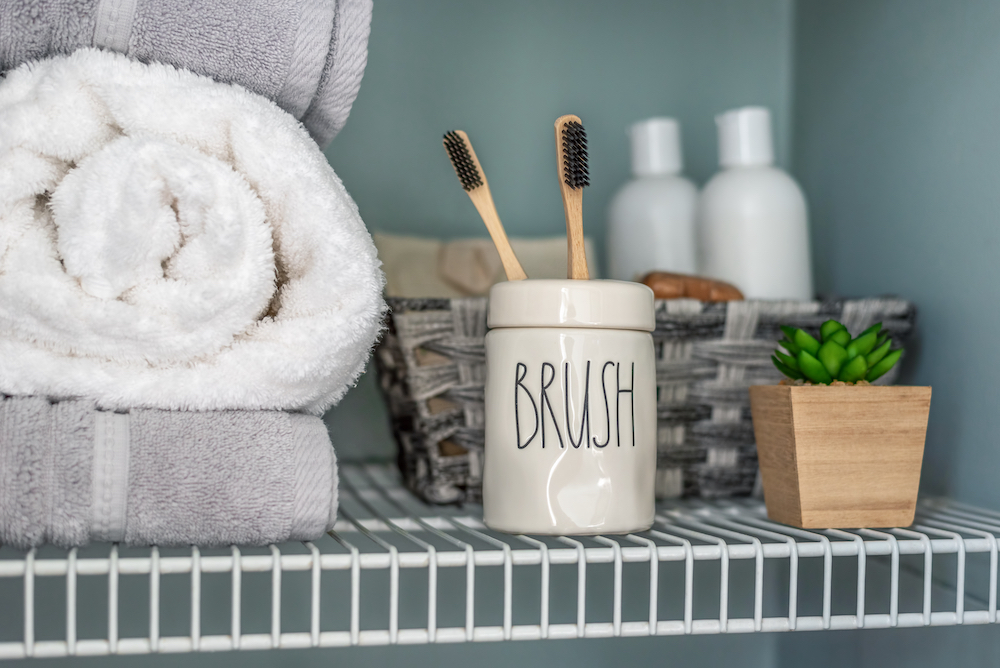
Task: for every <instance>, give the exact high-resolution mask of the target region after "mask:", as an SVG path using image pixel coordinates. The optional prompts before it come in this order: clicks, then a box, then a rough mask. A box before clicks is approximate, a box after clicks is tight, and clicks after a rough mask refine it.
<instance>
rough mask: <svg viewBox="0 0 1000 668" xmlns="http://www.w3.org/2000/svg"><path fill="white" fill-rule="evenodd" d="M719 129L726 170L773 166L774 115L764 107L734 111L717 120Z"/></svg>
mask: <svg viewBox="0 0 1000 668" xmlns="http://www.w3.org/2000/svg"><path fill="white" fill-rule="evenodd" d="M715 124H716V125H717V126H718V128H719V164H720V165H721V166H723V167H749V166H753V165H770V164H772V163H773V162H774V147H773V145H772V143H771V113H770V112H769V111H768V110H767V109H765V108H764V107H742V108H740V109H732V110H730V111H727V112H725V113H723V114H719V115H718V116H716V117H715Z"/></svg>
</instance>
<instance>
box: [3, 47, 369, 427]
mask: <svg viewBox="0 0 1000 668" xmlns="http://www.w3.org/2000/svg"><path fill="white" fill-rule="evenodd" d="M383 281H384V279H383V275H382V272H381V269H380V264H379V261H378V259H377V257H376V252H375V247H374V245H373V244H372V240H371V236H370V235H369V234H368V231H367V229H366V228H365V226H364V223H363V222H362V221H361V218H360V216H359V214H358V210H357V207H356V206H355V204H354V202H353V201H352V200H351V198H350V196H349V195H348V194H347V192H346V191H345V190H344V187H343V185H342V184H341V182H340V180H339V179H338V178H337V175H336V174H335V173H334V172H333V169H332V168H331V167H330V165H329V164H328V163H327V161H326V159H325V157H324V156H323V154H322V153H321V152H320V150H319V149H318V148H317V146H316V144H315V143H314V142H313V141H312V140H311V139H310V137H309V135H308V134H307V133H306V131H305V130H304V129H303V128H302V126H301V125H299V124H298V123H297V122H296V121H295V119H294V118H292V117H291V116H290V115H288V114H287V113H285V112H283V111H282V110H281V109H279V108H278V107H277V106H276V105H275V104H274V103H272V102H270V101H268V100H266V99H264V98H262V97H259V96H257V95H254V94H252V93H249V92H247V91H246V90H244V89H242V88H240V87H238V86H234V85H227V84H220V83H216V82H214V81H212V80H211V79H208V78H206V77H201V76H198V75H195V74H192V73H190V72H186V71H182V70H176V69H174V68H172V67H169V66H166V65H160V64H149V65H147V64H141V63H138V62H134V61H130V60H129V59H127V58H126V57H124V56H121V55H118V54H113V53H108V52H102V51H96V50H89V49H88V50H83V51H77V52H76V53H74V54H72V55H70V56H65V57H56V58H52V59H49V60H44V61H39V62H36V63H30V64H28V65H25V66H22V67H20V68H18V69H16V70H14V71H12V72H10V73H9V74H8V75H7V76H6V78H5V79H4V80H3V81H2V83H0V392H2V393H7V394H38V395H49V396H87V397H93V398H95V399H96V400H97V402H98V405H99V406H101V407H102V408H111V409H119V408H122V409H124V408H131V407H149V408H168V409H197V410H209V409H228V408H252V409H295V410H307V411H310V412H314V413H319V412H321V411H323V410H325V409H326V408H327V407H329V406H330V405H332V404H333V403H334V402H336V401H337V400H338V399H339V398H340V397H341V396H342V395H343V394H344V392H345V391H346V390H347V388H348V387H349V386H350V384H352V383H353V382H354V380H355V379H356V378H357V376H358V375H359V374H360V372H361V370H362V369H363V367H364V364H365V362H366V361H367V359H368V356H369V353H370V350H371V346H372V344H373V343H374V341H375V339H376V337H377V335H378V332H379V330H380V327H381V321H382V316H383V312H384V308H385V307H384V303H383V300H382V297H381V291H382V285H383Z"/></svg>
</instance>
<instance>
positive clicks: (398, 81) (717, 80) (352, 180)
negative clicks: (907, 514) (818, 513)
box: [205, 0, 792, 668]
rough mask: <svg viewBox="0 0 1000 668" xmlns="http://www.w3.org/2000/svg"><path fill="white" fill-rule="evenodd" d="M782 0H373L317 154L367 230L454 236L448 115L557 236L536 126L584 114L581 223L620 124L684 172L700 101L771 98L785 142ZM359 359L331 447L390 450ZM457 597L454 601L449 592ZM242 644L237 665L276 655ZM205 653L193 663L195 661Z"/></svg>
mask: <svg viewBox="0 0 1000 668" xmlns="http://www.w3.org/2000/svg"><path fill="white" fill-rule="evenodd" d="M791 9H792V2H791V0H699V1H698V2H693V1H690V0H617V1H616V2H607V1H602V0H579V1H576V2H567V1H565V0H557V1H553V0H505V1H502V2H498V1H492V2H487V1H484V0H417V1H415V0H376V2H375V13H374V18H373V22H372V35H371V41H370V45H369V46H370V50H369V60H368V68H367V70H366V73H365V79H364V82H363V84H362V86H361V92H360V94H359V96H358V100H357V102H356V104H355V106H354V109H353V111H352V113H351V117H350V119H349V120H348V123H347V126H346V127H345V128H344V130H343V131H342V133H341V134H340V136H338V137H337V139H336V140H334V142H333V143H332V145H331V146H330V148H329V149H328V150H327V156H328V157H329V159H330V162H331V164H333V166H334V168H335V169H336V170H337V173H338V174H339V175H340V176H341V178H342V179H343V181H344V184H345V185H346V186H347V189H348V190H349V191H350V193H351V194H352V196H353V197H354V198H355V200H356V201H357V203H358V206H359V208H360V210H361V214H362V216H363V218H364V219H365V222H366V223H367V224H368V226H369V228H370V229H371V230H373V231H386V232H402V233H407V234H416V235H426V236H440V237H447V238H453V237H463V236H485V230H484V229H483V226H482V223H481V222H480V220H479V218H478V216H477V214H476V212H475V209H474V208H473V207H472V204H471V202H469V199H468V197H466V195H465V194H464V192H463V191H462V190H461V188H460V187H459V186H458V183H457V180H456V178H455V174H454V172H453V171H452V169H451V166H450V165H449V163H448V161H447V159H446V157H445V154H444V150H443V149H442V147H441V135H442V134H443V133H444V132H445V131H446V130H449V129H453V128H459V129H464V130H466V131H467V132H468V133H469V135H470V137H471V139H472V141H473V145H474V146H475V148H476V152H477V153H478V155H479V158H480V160H481V161H482V163H483V168H484V170H485V171H486V174H487V177H488V179H489V181H490V187H491V189H492V191H493V196H494V198H495V200H496V203H497V208H498V210H499V212H500V216H501V218H502V219H503V221H504V224H505V225H506V227H507V230H508V231H509V232H510V233H511V234H515V235H523V236H545V235H556V234H564V233H565V223H564V220H563V214H562V204H561V200H560V196H559V190H558V182H557V179H556V173H555V172H556V166H555V153H554V138H553V130H552V124H553V121H555V119H556V118H557V117H558V116H560V115H562V114H565V113H576V114H578V115H579V116H580V117H581V118H582V119H583V121H584V124H585V126H586V128H587V132H588V136H589V144H590V165H591V176H592V179H591V181H592V186H591V187H590V188H589V189H588V190H587V192H586V194H585V196H584V225H585V227H586V230H587V234H588V235H590V236H592V237H594V238H595V239H596V240H597V241H598V245H599V246H600V245H601V242H602V241H603V238H604V211H605V209H606V207H607V204H608V201H609V200H610V198H611V196H612V195H613V193H614V191H615V190H616V189H617V188H618V187H619V186H620V185H621V184H622V183H623V182H624V181H625V180H626V179H628V178H629V164H628V160H629V158H628V145H627V137H626V135H625V129H626V127H627V126H628V125H629V124H630V123H632V122H633V121H636V120H639V119H641V118H645V117H648V116H654V115H673V116H676V117H677V118H678V119H679V120H680V122H681V128H682V133H683V141H684V151H685V157H686V163H687V172H688V174H689V175H690V176H691V177H692V178H693V179H694V180H695V181H696V182H698V183H702V182H704V181H705V180H707V179H708V178H709V177H710V176H711V174H712V173H713V172H714V171H715V169H716V165H717V153H716V140H715V125H714V120H713V117H714V115H715V114H716V113H718V112H720V111H724V110H726V109H728V108H731V107H734V106H740V105H745V104H763V105H767V106H769V107H771V108H772V110H773V112H774V115H775V131H776V133H775V134H776V143H777V147H778V152H779V153H778V154H779V156H780V159H781V160H782V161H783V160H784V159H785V157H786V156H787V155H788V151H789V148H790V142H789V130H790V121H789V105H790V101H791V90H790V86H791V27H792V12H791ZM385 419H386V417H385V411H384V408H383V407H382V406H381V404H380V400H379V397H378V395H377V390H376V385H375V378H374V374H373V373H371V372H370V373H369V374H368V375H366V376H365V377H364V378H363V379H362V381H361V383H360V384H359V387H358V388H356V389H355V390H353V391H352V392H351V393H350V394H349V395H348V396H347V397H346V398H345V400H344V401H343V403H341V405H340V406H338V407H337V408H336V409H334V410H333V411H332V412H331V413H330V414H329V415H328V417H327V421H328V423H329V424H330V427H331V434H332V435H333V439H334V444H335V445H336V446H337V448H338V452H339V453H340V455H341V457H342V458H347V459H359V458H378V457H389V456H392V455H393V453H394V447H393V444H392V442H391V438H390V436H389V433H388V430H387V428H386V426H385ZM456 604H459V605H460V602H456ZM776 642H777V640H776V637H774V636H742V637H726V638H717V637H715V638H655V639H631V640H628V641H614V640H611V641H587V642H579V641H571V642H564V643H552V642H544V643H505V644H500V645H497V644H492V643H491V644H486V645H470V646H457V647H417V648H369V649H364V650H347V651H332V652H315V653H311V654H307V653H302V654H300V655H299V656H300V657H301V661H302V665H312V662H315V663H316V664H317V665H318V664H319V663H326V662H336V661H340V662H342V665H359V666H360V665H371V666H383V665H385V666H398V665H401V664H402V663H406V664H407V665H413V666H425V665H426V666H429V665H439V664H443V663H454V664H456V665H470V664H475V665H481V666H494V665H495V666H508V665H518V664H520V665H525V666H534V665H538V666H576V667H583V666H607V665H610V664H612V663H616V662H619V661H621V662H624V663H626V664H628V665H646V666H652V665H664V666H674V665H676V666H687V667H690V668H694V667H696V666H706V667H707V666H717V665H722V664H724V663H732V662H733V661H734V659H733V657H735V656H738V657H740V658H739V663H740V664H741V665H744V666H747V667H748V668H756V667H759V668H769V667H771V666H774V665H775V661H776V657H775V655H774V648H775V646H776ZM272 656H273V657H274V658H270V657H265V656H260V658H257V656H253V657H252V659H253V660H254V662H255V665H271V662H274V663H275V665H277V662H278V661H279V660H281V659H283V657H277V656H274V655H272ZM307 662H310V663H307ZM205 665H209V664H207V663H206V664H205Z"/></svg>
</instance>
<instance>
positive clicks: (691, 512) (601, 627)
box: [0, 466, 1000, 658]
mask: <svg viewBox="0 0 1000 668" xmlns="http://www.w3.org/2000/svg"><path fill="white" fill-rule="evenodd" d="M341 473H342V483H341V497H342V498H341V518H340V520H339V522H338V524H337V527H336V530H335V531H333V532H331V534H330V535H329V536H326V537H324V538H323V539H322V540H320V541H317V542H315V543H304V544H286V545H282V546H270V547H269V548H243V549H241V548H236V547H233V548H229V549H199V548H196V547H192V548H187V549H183V550H182V549H158V548H148V549H135V548H125V547H119V546H117V545H115V546H109V545H94V546H90V547H88V548H86V549H83V550H75V549H74V550H70V551H68V552H67V551H61V550H58V549H56V548H51V547H45V548H41V549H39V550H32V551H31V552H28V553H24V552H17V551H14V550H12V549H10V548H2V549H0V658H22V657H30V656H36V657H42V656H44V657H54V656H84V655H87V656H90V655H106V654H147V653H157V652H163V653H167V652H193V651H219V650H237V649H268V648H304V647H337V646H350V645H385V644H396V643H399V644H422V643H441V642H469V641H477V642H478V641H499V640H534V639H544V638H553V639H554V638H583V637H585V638H597V637H614V636H650V635H681V634H712V633H750V632H759V631H795V630H822V629H857V628H888V627H916V626H947V625H956V624H992V623H995V622H996V589H997V538H996V537H997V536H998V535H1000V513H997V512H992V511H986V510H981V509H978V508H973V507H970V506H966V505H962V504H958V503H953V502H948V501H943V500H931V501H925V502H923V503H921V504H920V506H919V509H918V516H917V521H916V523H915V524H914V526H912V527H910V528H908V529H899V528H896V529H886V530H882V531H875V530H866V529H861V530H856V531H839V530H827V531H803V530H799V529H794V528H791V527H787V526H784V525H781V524H776V523H774V522H770V521H768V520H767V519H766V515H765V512H764V508H763V506H762V504H760V503H759V502H756V501H750V500H745V501H719V502H675V503H669V504H664V505H661V506H659V507H658V513H657V521H656V525H655V526H654V528H653V529H652V530H650V531H647V532H642V533H639V534H633V535H628V536H595V537H589V538H576V539H574V538H568V537H556V538H543V537H530V536H510V535H506V534H499V533H496V532H493V531H490V530H489V529H487V528H486V527H485V526H484V525H483V524H482V522H481V515H480V513H479V511H480V508H479V507H478V506H467V507H465V508H441V507H432V506H426V505H424V504H422V503H420V502H419V501H417V500H416V499H415V498H414V497H413V496H412V495H410V494H409V493H408V492H407V491H405V490H404V489H402V488H401V487H400V485H399V481H398V476H397V475H396V473H395V472H394V471H393V470H391V469H389V468H386V467H381V466H366V467H350V466H345V467H344V468H343V469H342V472H341Z"/></svg>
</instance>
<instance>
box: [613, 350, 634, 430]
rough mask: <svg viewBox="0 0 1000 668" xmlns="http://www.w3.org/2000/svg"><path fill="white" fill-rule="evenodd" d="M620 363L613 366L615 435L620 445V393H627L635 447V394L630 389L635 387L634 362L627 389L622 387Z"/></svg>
mask: <svg viewBox="0 0 1000 668" xmlns="http://www.w3.org/2000/svg"><path fill="white" fill-rule="evenodd" d="M621 367H622V365H621V364H617V365H616V366H615V381H616V383H617V385H618V395H617V396H616V397H615V437H616V438H617V439H618V447H619V448H620V447H622V439H621V402H622V395H623V394H628V395H629V402H630V403H631V404H632V447H633V448H634V447H635V394H634V393H633V392H632V390H634V389H635V362H632V387H630V388H628V389H627V390H623V389H622V380H621V376H620V373H619V372H620V371H621Z"/></svg>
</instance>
